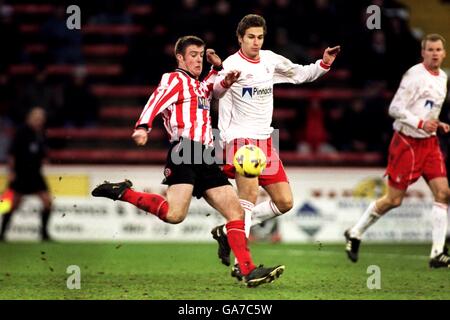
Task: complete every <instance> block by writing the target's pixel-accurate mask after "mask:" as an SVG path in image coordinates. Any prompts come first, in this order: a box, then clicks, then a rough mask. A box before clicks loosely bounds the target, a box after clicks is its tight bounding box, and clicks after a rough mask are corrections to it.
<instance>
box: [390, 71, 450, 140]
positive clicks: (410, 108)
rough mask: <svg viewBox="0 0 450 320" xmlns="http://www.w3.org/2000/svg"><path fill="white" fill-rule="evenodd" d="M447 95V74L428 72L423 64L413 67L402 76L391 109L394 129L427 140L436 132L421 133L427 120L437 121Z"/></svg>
mask: <svg viewBox="0 0 450 320" xmlns="http://www.w3.org/2000/svg"><path fill="white" fill-rule="evenodd" d="M446 94H447V75H446V74H445V72H444V71H442V70H441V69H439V72H438V73H432V72H431V71H429V70H427V69H426V68H425V66H424V64H423V63H419V64H416V65H415V66H413V67H411V68H410V69H409V70H408V71H406V73H405V74H404V75H403V78H402V81H401V82H400V86H399V88H398V90H397V92H396V94H395V96H394V98H393V99H392V102H391V105H390V106H389V114H390V115H391V116H392V117H394V118H395V121H394V125H393V126H394V129H395V130H396V131H398V132H401V133H403V134H405V135H407V136H410V137H413V138H427V137H430V136H432V135H436V133H427V132H425V131H424V130H422V129H421V128H422V126H423V123H424V122H425V121H426V120H432V119H438V118H439V114H440V113H441V109H442V104H443V103H444V100H445V96H446Z"/></svg>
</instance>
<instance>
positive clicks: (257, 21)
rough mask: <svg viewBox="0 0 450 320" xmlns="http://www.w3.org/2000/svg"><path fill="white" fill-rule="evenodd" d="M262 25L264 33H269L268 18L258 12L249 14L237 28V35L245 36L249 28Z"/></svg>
mask: <svg viewBox="0 0 450 320" xmlns="http://www.w3.org/2000/svg"><path fill="white" fill-rule="evenodd" d="M253 27H262V28H263V30H264V35H266V33H267V26H266V20H264V18H263V17H261V16H260V15H257V14H248V15H246V16H245V17H243V18H242V20H241V21H240V22H239V24H238V26H237V29H236V36H238V37H243V36H244V35H245V31H247V29H248V28H253Z"/></svg>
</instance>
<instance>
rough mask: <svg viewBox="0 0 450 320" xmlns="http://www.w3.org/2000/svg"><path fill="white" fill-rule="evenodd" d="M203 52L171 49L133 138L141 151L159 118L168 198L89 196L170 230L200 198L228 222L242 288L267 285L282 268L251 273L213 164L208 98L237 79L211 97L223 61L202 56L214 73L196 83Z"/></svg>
mask: <svg viewBox="0 0 450 320" xmlns="http://www.w3.org/2000/svg"><path fill="white" fill-rule="evenodd" d="M204 52H205V44H204V42H203V40H201V39H200V38H198V37H195V36H185V37H182V38H180V39H178V41H177V43H176V45H175V57H176V59H177V63H178V68H177V69H176V70H175V71H174V72H169V73H165V74H164V75H163V76H162V78H161V82H160V83H159V85H158V87H157V88H156V90H155V91H154V92H153V94H152V95H151V96H150V98H149V100H148V102H147V104H146V105H145V107H144V109H143V111H142V113H141V116H140V118H139V120H138V121H137V123H136V126H135V130H134V133H133V135H132V138H133V139H134V141H135V142H136V144H137V145H138V146H144V145H145V144H146V143H147V138H148V134H149V133H150V131H151V126H152V122H153V120H154V118H155V117H156V115H158V114H160V113H161V114H162V118H163V121H164V126H165V128H166V130H167V132H168V133H169V135H170V141H171V143H172V145H171V147H170V149H169V152H168V155H167V163H166V167H165V169H164V175H165V179H164V181H163V183H164V184H167V185H168V189H167V198H164V197H162V196H160V195H158V194H149V193H142V192H137V191H135V190H133V189H131V186H132V183H131V181H129V180H125V181H124V182H120V183H109V182H105V183H104V184H101V185H100V186H98V187H97V188H95V189H94V190H93V191H92V195H93V196H96V197H106V198H110V199H112V200H120V201H125V202H129V203H131V204H134V205H135V206H137V207H138V208H140V209H142V210H144V211H147V212H149V213H151V214H153V215H155V216H157V217H158V218H159V219H161V220H162V221H164V222H167V223H172V224H177V223H180V222H182V221H183V220H184V218H185V217H186V215H187V213H188V209H189V204H190V202H191V198H192V196H196V197H197V198H200V197H203V198H204V199H205V200H206V201H207V202H208V203H209V204H210V205H211V206H212V207H213V208H215V209H216V210H217V211H219V212H220V213H221V214H222V215H223V216H224V217H225V219H226V220H227V223H226V228H227V232H228V242H229V246H230V247H231V250H232V251H233V253H234V254H235V256H236V257H237V259H238V263H239V267H240V269H241V271H242V274H243V275H244V280H245V282H246V284H247V286H249V287H255V286H258V285H260V284H263V283H268V282H272V281H273V280H275V279H276V278H278V277H279V276H280V275H281V273H283V271H284V268H285V267H284V266H282V265H279V266H276V267H268V268H267V267H263V266H259V267H256V266H255V264H254V263H253V260H252V258H251V255H250V250H249V248H248V246H247V239H246V237H245V231H244V210H243V209H242V207H241V205H240V203H239V199H238V197H237V194H236V192H235V191H234V189H233V187H232V186H231V184H230V183H229V182H228V179H227V178H226V176H225V175H224V173H223V172H222V171H221V170H220V168H219V166H218V164H217V163H216V161H215V157H214V146H213V135H212V128H211V118H210V102H211V99H212V97H213V95H221V94H222V93H223V92H221V91H225V90H227V89H226V88H225V87H229V86H231V85H232V84H233V82H234V81H236V79H237V78H238V77H239V74H240V73H239V72H237V71H234V70H230V71H229V72H228V73H227V74H226V76H225V77H224V80H223V81H224V85H225V87H222V88H219V89H217V92H214V90H213V87H214V80H215V78H216V76H217V74H218V72H219V71H220V70H221V69H222V60H221V59H220V58H219V57H218V56H217V55H216V54H215V52H214V50H212V49H208V50H206V56H207V60H208V62H209V63H211V64H212V65H213V67H212V68H211V71H210V72H209V73H208V75H207V76H206V77H205V79H204V80H203V81H200V80H199V76H200V74H201V72H202V67H203V55H204Z"/></svg>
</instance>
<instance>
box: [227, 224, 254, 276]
mask: <svg viewBox="0 0 450 320" xmlns="http://www.w3.org/2000/svg"><path fill="white" fill-rule="evenodd" d="M244 225H245V223H244V220H234V221H230V222H228V223H227V224H226V228H227V237H228V243H229V244H230V247H231V250H233V253H234V255H235V257H236V258H237V260H238V263H239V268H240V269H241V272H242V274H243V275H244V276H246V275H248V274H249V273H250V272H251V271H252V270H253V269H255V265H254V264H253V261H252V257H251V255H250V250H249V249H248V247H247V238H246V237H245V229H244Z"/></svg>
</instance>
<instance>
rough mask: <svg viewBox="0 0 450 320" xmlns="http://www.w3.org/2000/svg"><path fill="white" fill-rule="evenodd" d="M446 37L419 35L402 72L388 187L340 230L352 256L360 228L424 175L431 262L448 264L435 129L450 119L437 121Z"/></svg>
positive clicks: (394, 105)
mask: <svg viewBox="0 0 450 320" xmlns="http://www.w3.org/2000/svg"><path fill="white" fill-rule="evenodd" d="M444 45H445V39H444V38H443V37H442V36H440V35H438V34H430V35H427V36H426V37H425V38H424V39H423V41H422V58H423V61H422V63H419V64H416V65H415V66H413V67H411V68H410V69H409V70H408V71H407V72H406V73H405V74H404V76H403V78H402V81H401V83H400V87H399V88H398V90H397V92H396V94H395V96H394V98H393V100H392V102H391V105H390V106H389V114H390V115H391V116H392V117H393V118H394V119H395V121H394V125H393V127H394V131H395V132H394V136H393V137H392V141H391V144H390V146H389V160H388V166H387V169H386V175H387V177H388V187H387V193H386V194H385V195H384V196H383V197H381V198H380V199H378V200H376V201H374V202H372V203H371V204H370V205H369V207H368V208H367V209H366V211H365V212H364V214H363V215H362V216H361V218H360V219H359V221H358V222H357V223H356V224H355V225H354V226H353V227H352V228H350V229H349V230H347V231H346V232H345V234H344V235H345V238H346V241H347V245H346V249H345V250H346V252H347V256H348V257H349V259H350V260H351V261H353V262H356V261H357V260H358V250H359V246H360V243H361V237H362V235H363V234H364V232H365V231H366V230H367V229H368V228H369V227H370V226H371V225H373V224H374V223H375V222H376V221H377V220H378V219H379V218H380V217H381V216H383V215H384V214H386V213H387V212H389V211H390V210H391V209H393V208H396V207H398V206H400V205H401V203H402V200H403V198H404V196H405V193H406V190H407V189H408V186H409V185H411V184H413V183H414V182H416V181H417V180H418V179H419V178H420V177H423V178H424V179H425V180H426V182H427V183H428V186H429V187H430V189H431V191H432V193H433V196H434V204H433V208H432V210H431V219H432V238H433V244H432V248H431V254H430V260H429V266H430V268H442V267H445V268H447V267H450V257H449V256H448V251H447V248H446V247H445V237H446V233H447V208H448V180H447V172H446V168H445V163H444V157H443V156H442V153H441V150H440V147H439V142H438V139H437V137H436V132H437V131H438V130H439V131H441V132H442V133H447V132H449V125H448V124H446V123H443V122H441V121H439V114H440V112H441V108H442V104H443V102H444V100H445V96H446V93H447V75H446V74H445V72H444V71H443V70H441V68H440V67H441V64H442V61H443V60H444V58H445V55H446V53H445V48H444Z"/></svg>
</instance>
